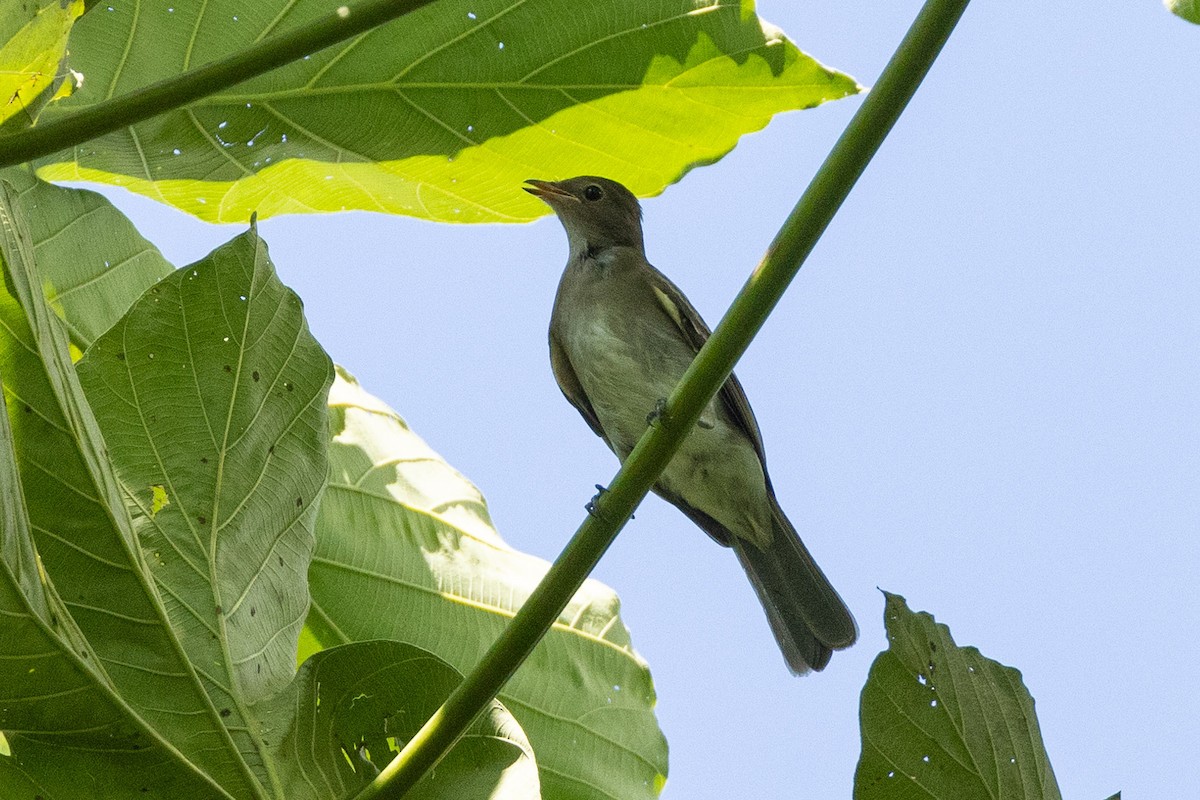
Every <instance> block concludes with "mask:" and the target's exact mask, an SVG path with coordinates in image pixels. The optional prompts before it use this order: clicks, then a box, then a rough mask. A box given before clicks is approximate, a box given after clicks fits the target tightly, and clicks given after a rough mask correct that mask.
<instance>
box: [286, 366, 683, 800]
mask: <svg viewBox="0 0 1200 800" xmlns="http://www.w3.org/2000/svg"><path fill="white" fill-rule="evenodd" d="M329 403H330V425H331V428H332V431H331V433H332V436H333V438H332V444H331V447H330V484H329V487H328V488H327V490H326V492H325V497H324V500H323V501H322V503H321V511H320V514H319V515H318V518H317V552H316V555H315V556H314V559H313V565H312V568H311V569H310V570H309V580H310V582H311V591H312V596H313V610H312V612H311V614H310V616H309V625H308V629H307V630H306V634H307V635H306V637H305V640H304V643H302V651H303V650H305V649H308V650H311V649H313V648H315V647H319V646H321V645H325V646H330V645H334V644H338V643H341V642H347V641H361V640H366V639H398V640H400V641H404V642H411V643H413V644H416V645H418V646H420V647H422V648H424V649H426V650H429V651H431V652H433V653H436V654H437V655H439V656H440V657H442V658H444V659H446V660H447V661H449V662H450V663H451V664H453V665H454V666H455V667H457V668H458V669H460V670H462V671H464V672H466V671H468V670H470V669H471V668H473V667H474V666H475V664H476V663H477V662H478V661H479V659H480V658H481V657H482V655H483V653H484V651H485V650H486V649H487V648H488V646H490V645H491V644H492V642H493V641H494V640H495V639H496V638H497V637H498V636H499V635H500V633H501V631H502V630H503V629H504V627H505V626H506V625H507V624H508V622H509V620H510V619H511V618H512V615H513V614H514V613H515V612H516V610H517V609H518V608H519V607H520V606H521V604H522V603H524V602H525V599H526V598H527V597H528V596H529V594H530V592H531V591H532V590H533V588H534V587H535V586H536V585H537V583H538V581H540V580H541V578H542V576H543V575H544V574H545V572H546V568H547V566H548V565H547V564H546V562H545V561H543V560H542V559H540V558H534V557H532V556H529V555H526V554H524V553H519V552H517V551H515V550H513V549H512V548H510V547H509V546H508V545H507V544H505V543H504V541H503V540H502V539H501V538H500V536H499V535H498V534H497V533H496V531H495V529H494V528H493V527H492V523H491V520H490V519H489V517H488V513H487V508H486V506H485V504H484V501H483V498H482V496H481V495H480V494H479V490H478V489H476V488H475V487H474V486H473V485H471V483H470V482H468V481H467V479H466V478H464V477H463V476H462V475H460V474H459V473H458V472H456V471H455V470H454V469H453V468H452V467H451V466H450V465H448V464H447V463H446V462H445V461H444V460H442V458H441V457H440V456H438V455H437V454H436V453H434V452H433V451H432V450H431V449H430V448H429V447H428V445H426V444H425V443H424V442H423V441H421V439H420V438H418V437H417V436H416V434H414V433H413V432H412V431H410V430H409V429H408V427H407V426H406V425H405V424H404V422H403V421H402V420H401V419H400V418H399V417H398V416H397V415H396V413H395V412H394V411H392V410H391V409H390V408H388V407H387V406H386V405H385V404H384V403H383V402H382V401H380V400H378V399H376V398H375V397H372V396H371V395H369V394H368V393H367V392H366V391H364V390H363V389H362V388H361V387H360V386H359V385H358V383H357V382H356V381H355V380H354V378H353V377H352V376H350V375H349V374H348V373H346V372H345V371H343V370H340V369H339V370H338V378H337V380H336V381H335V382H334V385H333V388H332V389H331V390H330V395H329ZM618 609H619V602H618V600H617V597H616V595H615V594H614V593H613V591H612V590H611V589H609V588H608V587H606V586H604V585H603V584H600V583H598V582H596V581H588V582H587V583H586V584H585V585H584V587H583V588H582V589H581V590H580V592H579V593H578V594H576V596H575V598H574V599H573V600H572V602H571V604H570V605H569V606H568V607H567V608H566V609H565V610H564V611H563V613H562V615H561V616H560V618H559V620H558V622H557V623H556V624H555V625H554V627H553V628H552V629H551V630H550V632H549V633H548V634H547V635H546V638H545V639H544V640H543V641H542V643H541V644H540V645H538V647H537V648H536V649H535V650H534V652H533V654H532V655H531V656H530V658H529V660H528V661H526V662H525V664H524V665H522V667H521V668H520V669H519V670H518V671H517V673H516V675H515V676H514V677H513V679H512V680H511V681H510V682H509V683H508V684H507V685H506V686H505V687H504V689H503V691H502V692H501V695H500V699H501V700H502V701H503V702H504V704H505V706H506V707H508V708H509V709H510V710H511V711H512V713H513V716H514V717H516V719H517V721H518V722H519V723H520V724H521V727H522V728H523V729H524V731H525V733H526V734H527V735H528V736H529V741H530V742H531V743H532V744H533V747H534V750H535V751H536V753H537V760H538V766H539V767H540V769H541V785H542V794H543V796H544V797H546V798H552V799H553V800H574V799H576V798H578V799H579V800H582V798H593V797H620V798H625V800H633V799H634V798H645V799H646V800H650V799H651V798H655V797H657V796H658V792H659V791H660V790H661V788H662V785H663V781H664V780H665V776H666V771H667V745H666V741H665V740H664V738H663V735H662V732H661V731H660V730H659V728H658V725H657V723H656V722H655V719H654V702H655V694H654V685H653V683H652V681H651V679H650V671H649V669H648V668H647V666H646V663H645V662H644V661H643V660H642V659H641V657H640V656H638V654H637V653H636V652H634V650H633V647H632V645H631V644H630V639H629V631H628V630H627V629H626V628H625V625H624V623H622V622H621V619H620V617H619V616H618Z"/></svg>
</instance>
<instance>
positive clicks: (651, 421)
mask: <svg viewBox="0 0 1200 800" xmlns="http://www.w3.org/2000/svg"><path fill="white" fill-rule="evenodd" d="M666 415H667V398H665V397H660V398H658V402H657V403H655V404H654V410H653V411H651V412H650V413H649V414H647V415H646V424H647V425H651V426H653V425H657V424H658V423H659V422H661V421H662V419H663V417H665V416H666Z"/></svg>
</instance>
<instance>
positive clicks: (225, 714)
mask: <svg viewBox="0 0 1200 800" xmlns="http://www.w3.org/2000/svg"><path fill="white" fill-rule="evenodd" d="M232 713H233V712H232V711H230V710H229V709H228V708H222V709H221V716H222V717H228V716H229V715H230V714H232Z"/></svg>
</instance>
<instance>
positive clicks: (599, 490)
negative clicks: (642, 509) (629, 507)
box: [584, 483, 636, 519]
mask: <svg viewBox="0 0 1200 800" xmlns="http://www.w3.org/2000/svg"><path fill="white" fill-rule="evenodd" d="M607 491H608V489H607V487H604V486H601V485H600V484H598V483H597V484H596V494H595V496H594V497H592V499H591V500H588V501H587V504H586V505H584V509H586V510H587V512H588V513H589V514H591V515H592V516H593V517H595V518H596V519H600V518H601V517H600V509H598V508H596V503H598V502H600V498H601V497H603V496H604V493H605V492H607ZM629 518H630V519H636V517H634V515H633V514H630V515H629Z"/></svg>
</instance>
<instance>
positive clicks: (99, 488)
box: [0, 184, 249, 787]
mask: <svg viewBox="0 0 1200 800" xmlns="http://www.w3.org/2000/svg"><path fill="white" fill-rule="evenodd" d="M0 254H2V255H3V261H4V267H5V290H4V291H2V292H0V378H2V380H3V383H4V394H5V401H6V403H7V406H8V417H9V421H10V423H11V425H12V430H13V440H14V443H15V448H16V454H17V463H18V468H19V471H20V474H21V478H22V481H21V482H22V489H23V492H24V500H25V505H26V509H27V514H28V519H29V526H30V529H31V531H32V533H33V537H34V543H35V545H36V548H37V551H38V556H39V558H40V562H41V565H42V567H43V568H44V570H45V573H46V575H47V576H48V580H49V581H50V582H53V583H54V585H57V586H60V587H66V588H67V591H66V592H65V593H64V594H63V597H62V599H63V605H64V608H65V613H66V614H69V615H70V617H71V621H72V623H73V624H74V625H75V626H77V628H78V629H79V631H80V632H81V635H82V636H83V637H84V638H86V640H87V642H88V644H89V647H90V650H91V651H92V652H94V656H92V657H94V658H95V659H96V661H97V662H98V669H101V670H103V674H104V675H105V676H106V678H107V680H108V681H109V682H111V684H112V686H113V687H114V688H115V691H116V692H119V693H120V694H121V696H122V697H123V699H124V702H125V713H126V715H127V716H128V722H129V724H131V725H133V727H134V728H135V729H136V730H135V731H134V734H136V735H137V736H139V737H141V738H143V739H145V740H146V742H148V743H152V744H153V745H155V747H158V748H162V749H164V750H166V751H172V752H177V753H179V754H181V755H182V756H183V757H184V759H185V760H184V761H181V762H179V763H181V764H183V765H184V769H185V770H187V771H191V772H192V773H193V780H204V781H209V782H215V781H222V782H225V783H227V784H234V785H236V784H237V782H238V780H239V777H238V776H243V775H244V773H243V772H242V770H241V768H240V767H238V766H237V765H236V764H231V763H230V761H229V760H228V759H227V757H226V754H225V752H224V751H223V750H222V743H223V742H225V741H226V740H227V733H226V730H225V728H224V725H223V724H222V723H221V721H220V718H219V716H218V714H217V710H216V709H215V708H213V707H212V704H211V702H210V701H209V698H208V697H207V696H206V695H205V693H204V691H203V689H202V687H201V686H200V685H199V683H198V682H197V680H196V676H195V673H194V671H193V667H192V665H191V664H190V663H189V662H188V661H187V659H186V658H185V657H184V654H183V652H182V648H181V646H180V641H179V638H178V637H177V635H176V633H175V632H174V631H172V630H171V629H170V628H169V627H168V626H167V612H166V609H165V608H164V606H163V604H162V602H161V600H160V598H159V596H158V593H157V591H156V589H155V588H154V587H153V585H152V583H151V580H150V578H149V577H148V576H147V575H146V574H145V572H144V570H143V567H144V561H143V554H142V551H141V549H140V547H139V545H138V543H137V541H136V540H135V537H134V533H133V524H132V521H131V519H130V517H129V515H128V513H127V512H126V509H125V505H124V498H123V496H122V493H121V489H120V487H119V485H118V483H117V480H116V477H115V475H114V473H113V469H112V465H111V463H110V461H109V459H108V453H107V447H106V444H105V442H104V439H103V437H102V436H101V434H100V429H99V425H98V424H97V422H96V419H95V417H94V415H93V412H92V409H91V407H90V406H89V405H88V403H87V401H86V400H85V399H84V396H83V391H82V389H81V387H80V385H79V381H78V379H77V377H76V374H75V370H74V368H73V367H72V365H71V360H70V356H69V354H68V351H67V342H66V337H65V335H64V332H63V329H62V325H61V322H60V321H59V319H58V318H57V317H56V316H54V314H53V313H52V312H51V311H50V309H49V307H48V305H47V304H46V302H45V299H44V298H43V296H42V293H41V291H39V288H40V281H39V277H38V273H37V269H36V267H35V265H34V261H33V258H34V257H33V252H32V244H31V241H30V236H29V232H28V230H27V228H26V226H25V225H24V224H23V222H22V220H21V219H20V218H19V217H18V216H17V212H16V198H15V195H14V193H13V191H12V189H11V187H9V186H8V185H7V184H3V185H2V187H0ZM7 502H11V501H7ZM10 741H11V740H10ZM126 741H131V740H128V739H127V740H126ZM133 743H134V744H136V745H137V749H138V750H139V751H140V750H141V749H142V748H144V747H146V746H147V745H146V744H145V743H142V742H141V741H138V740H133ZM14 747H15V743H14ZM16 752H17V751H16V750H15V749H14V754H16ZM243 786H246V787H248V786H249V784H248V783H246V784H243Z"/></svg>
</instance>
